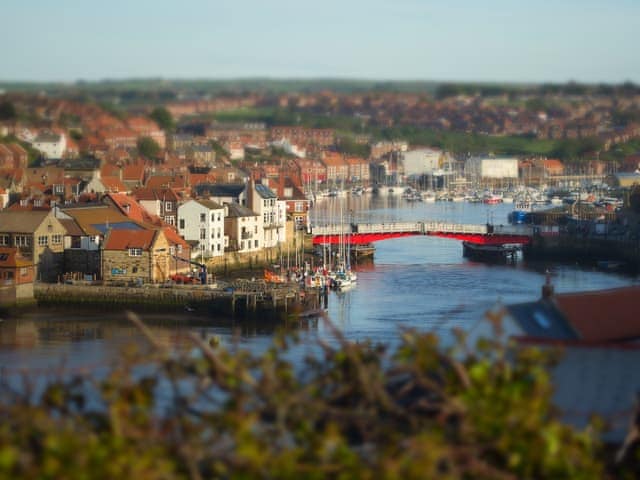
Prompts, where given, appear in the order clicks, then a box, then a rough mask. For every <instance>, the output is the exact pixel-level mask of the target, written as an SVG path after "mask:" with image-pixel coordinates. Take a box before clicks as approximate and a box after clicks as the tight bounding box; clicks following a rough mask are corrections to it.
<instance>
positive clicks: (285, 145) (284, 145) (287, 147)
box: [271, 138, 307, 158]
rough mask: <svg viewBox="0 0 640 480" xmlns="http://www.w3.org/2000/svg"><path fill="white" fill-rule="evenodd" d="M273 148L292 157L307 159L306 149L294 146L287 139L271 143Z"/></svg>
mask: <svg viewBox="0 0 640 480" xmlns="http://www.w3.org/2000/svg"><path fill="white" fill-rule="evenodd" d="M271 146H273V147H276V148H281V149H282V150H284V151H285V152H286V153H288V154H290V155H295V156H296V157H298V158H305V157H306V156H307V151H306V149H304V148H302V147H300V146H298V145H296V144H293V143H291V142H290V141H289V139H287V138H281V139H280V140H274V141H273V142H271Z"/></svg>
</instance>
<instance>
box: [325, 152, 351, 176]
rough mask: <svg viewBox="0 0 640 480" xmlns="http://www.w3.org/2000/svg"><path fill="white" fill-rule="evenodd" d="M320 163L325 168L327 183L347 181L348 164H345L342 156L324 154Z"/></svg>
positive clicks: (332, 153)
mask: <svg viewBox="0 0 640 480" xmlns="http://www.w3.org/2000/svg"><path fill="white" fill-rule="evenodd" d="M322 163H324V165H325V167H326V168H327V182H340V181H346V180H347V179H348V177H349V164H347V162H345V160H344V158H343V156H342V154H340V153H335V152H325V154H324V156H323V158H322Z"/></svg>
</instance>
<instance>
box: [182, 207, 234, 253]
mask: <svg viewBox="0 0 640 480" xmlns="http://www.w3.org/2000/svg"><path fill="white" fill-rule="evenodd" d="M224 214H225V212H224V207H223V206H222V205H220V204H219V203H216V202H214V201H212V200H189V201H187V202H185V203H183V204H182V205H180V206H179V207H178V232H179V233H180V235H181V236H182V238H184V239H185V240H187V241H194V242H195V241H197V242H198V244H197V247H196V248H194V250H193V251H192V253H193V254H194V255H198V254H199V255H200V256H201V257H203V258H206V257H216V256H220V255H224V246H225V240H224V238H225V233H224Z"/></svg>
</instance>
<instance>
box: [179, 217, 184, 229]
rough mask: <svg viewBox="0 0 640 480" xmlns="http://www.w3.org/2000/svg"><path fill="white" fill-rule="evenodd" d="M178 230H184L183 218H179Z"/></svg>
mask: <svg viewBox="0 0 640 480" xmlns="http://www.w3.org/2000/svg"><path fill="white" fill-rule="evenodd" d="M180 230H184V218H181V219H180Z"/></svg>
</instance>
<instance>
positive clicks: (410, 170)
mask: <svg viewBox="0 0 640 480" xmlns="http://www.w3.org/2000/svg"><path fill="white" fill-rule="evenodd" d="M401 158H402V162H403V164H404V174H405V175H406V176H407V177H411V176H420V175H432V174H433V173H434V172H436V171H438V170H441V169H443V168H444V166H445V154H444V152H443V151H442V150H439V149H434V148H420V149H416V150H408V151H406V152H404V153H403V154H402V157H401Z"/></svg>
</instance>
